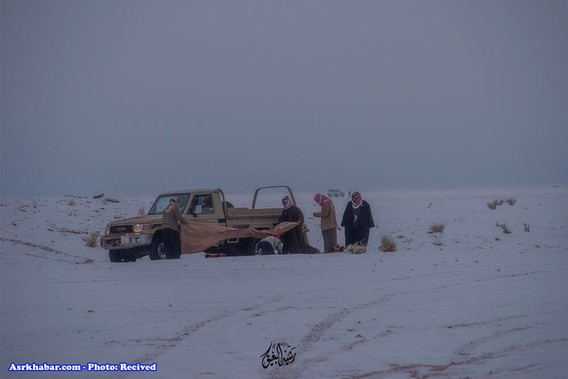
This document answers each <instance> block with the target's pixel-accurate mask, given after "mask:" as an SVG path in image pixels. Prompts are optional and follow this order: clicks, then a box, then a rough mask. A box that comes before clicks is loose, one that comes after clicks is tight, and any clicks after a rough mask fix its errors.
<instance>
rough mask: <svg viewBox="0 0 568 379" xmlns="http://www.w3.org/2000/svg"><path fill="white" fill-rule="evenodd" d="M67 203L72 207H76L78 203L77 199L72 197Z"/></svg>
mask: <svg viewBox="0 0 568 379" xmlns="http://www.w3.org/2000/svg"><path fill="white" fill-rule="evenodd" d="M67 205H69V206H70V207H74V206H75V205H77V203H75V199H70V200H69V201H68V202H67Z"/></svg>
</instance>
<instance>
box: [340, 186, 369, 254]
mask: <svg viewBox="0 0 568 379" xmlns="http://www.w3.org/2000/svg"><path fill="white" fill-rule="evenodd" d="M341 226H344V227H345V246H348V245H361V246H366V245H367V243H368V242H369V231H370V229H371V228H374V227H375V222H374V221H373V214H372V213H371V206H370V205H369V203H367V202H366V201H365V200H362V199H361V194H360V193H359V192H357V191H355V192H353V194H352V195H351V201H350V202H349V203H347V207H345V212H343V218H342V220H341Z"/></svg>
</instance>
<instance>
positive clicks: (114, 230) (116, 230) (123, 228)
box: [110, 225, 132, 234]
mask: <svg viewBox="0 0 568 379" xmlns="http://www.w3.org/2000/svg"><path fill="white" fill-rule="evenodd" d="M124 233H132V225H115V226H111V227H110V234H124Z"/></svg>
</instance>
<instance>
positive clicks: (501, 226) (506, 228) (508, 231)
mask: <svg viewBox="0 0 568 379" xmlns="http://www.w3.org/2000/svg"><path fill="white" fill-rule="evenodd" d="M497 226H498V227H499V228H501V231H503V233H505V234H511V229H509V227H508V226H507V225H506V224H499V223H497Z"/></svg>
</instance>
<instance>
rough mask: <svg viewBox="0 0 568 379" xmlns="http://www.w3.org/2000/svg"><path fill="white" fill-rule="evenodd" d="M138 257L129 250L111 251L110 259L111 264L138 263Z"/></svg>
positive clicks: (109, 253)
mask: <svg viewBox="0 0 568 379" xmlns="http://www.w3.org/2000/svg"><path fill="white" fill-rule="evenodd" d="M136 258H137V256H136V255H135V254H134V253H133V252H132V251H129V250H109V251H108V259H109V260H110V261H111V262H136Z"/></svg>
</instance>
